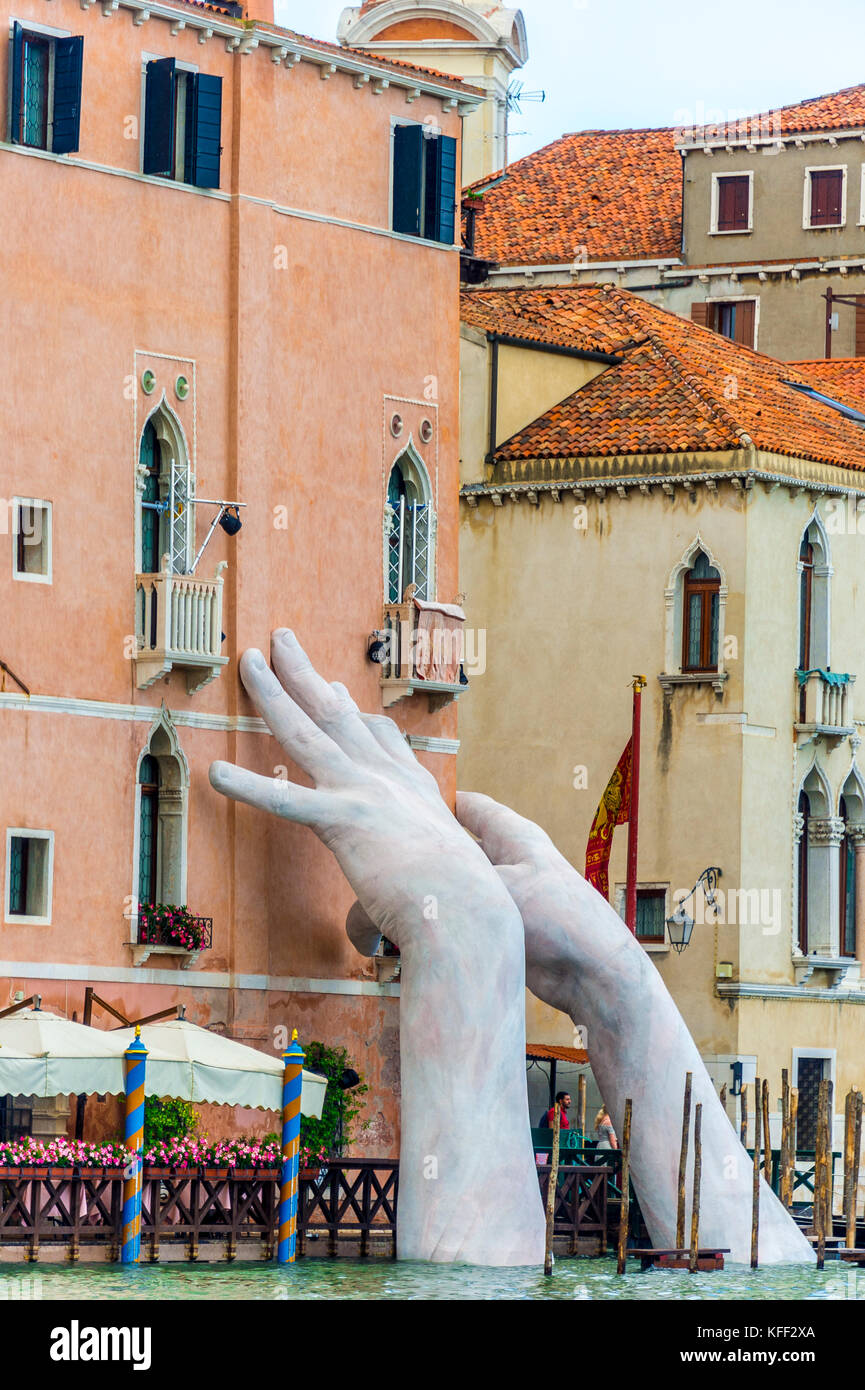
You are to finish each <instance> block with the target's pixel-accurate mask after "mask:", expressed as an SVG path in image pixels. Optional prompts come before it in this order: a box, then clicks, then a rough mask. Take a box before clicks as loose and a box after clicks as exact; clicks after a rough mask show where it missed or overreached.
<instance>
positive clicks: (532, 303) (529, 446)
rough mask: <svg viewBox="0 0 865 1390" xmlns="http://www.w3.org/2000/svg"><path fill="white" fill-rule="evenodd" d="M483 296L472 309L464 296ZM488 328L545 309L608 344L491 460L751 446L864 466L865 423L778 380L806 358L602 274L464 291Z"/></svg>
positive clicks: (804, 375)
mask: <svg viewBox="0 0 865 1390" xmlns="http://www.w3.org/2000/svg"><path fill="white" fill-rule="evenodd" d="M476 297H477V298H479V299H481V300H482V301H483V303H482V305H481V307H480V310H479V308H478V306H477V305H476V304H475V302H474V301H475V299H476ZM496 300H498V301H499V303H500V306H501V317H500V322H501V324H503V325H506V327H504V328H503V329H500V330H499V331H505V332H510V331H511V330H510V327H509V325H510V324H512V323H513V321H514V317H515V315H516V316H518V317H519V319H520V321H521V322H522V323H523V324H524V331H523V333H522V335H521V336H523V337H527V338H529V337H531V336H532V317H533V315H537V321H538V325H539V327H538V330H537V331H538V333H541V332H544V331H548V326H549V316H550V314H552V315H554V317H555V323H556V331H557V333H558V334H560V335H562V334H564V333H565V326H566V323H567V322H568V320H569V321H570V325H571V342H570V345H571V346H573V347H577V348H579V347H587V346H590V347H591V348H592V349H593V350H596V349H597V346H598V345H599V344H603V345H604V346H603V348H602V350H605V351H609V352H611V353H618V354H620V355H621V357H622V359H623V360H622V361H621V363H620V364H618V365H611V366H609V367H607V368H605V369H604V370H603V371H602V372H600V373H599V374H598V376H596V377H594V378H593V379H592V380H591V381H590V382H588V383H587V385H585V386H584V387H583V388H582V389H581V390H579V391H576V392H574V394H573V395H571V396H568V397H567V398H566V399H565V400H563V401H561V402H560V403H559V404H558V405H555V406H553V408H552V409H551V410H548V411H546V412H545V413H544V414H543V415H541V416H539V417H538V419H536V420H534V421H532V423H531V424H529V425H527V426H526V427H525V429H522V430H520V431H518V433H516V434H515V435H513V436H512V438H510V439H509V440H506V441H505V442H504V443H503V444H501V445H499V447H498V449H497V450H496V459H497V460H506V459H536V458H550V459H556V458H558V459H567V458H579V457H588V456H599V455H605V454H626V455H627V454H643V453H649V454H652V453H656V454H668V453H678V452H683V451H692V450H699V451H701V452H703V451H705V452H720V451H726V450H730V449H744V448H745V447H747V446H748V445H749V443H751V442H752V441H753V443H754V444H755V445H756V446H757V447H758V448H760V449H764V450H767V451H769V452H774V453H779V454H786V455H788V456H791V457H796V458H806V459H813V460H815V461H817V462H821V463H829V464H835V465H837V466H840V467H845V468H852V469H855V470H865V431H863V429H862V427H861V426H860V425H858V424H856V422H855V421H852V420H848V419H845V418H844V416H842V415H840V414H839V413H838V412H837V411H835V410H833V409H832V407H831V406H828V405H823V404H821V403H820V402H819V401H814V400H813V399H811V398H810V397H808V396H805V395H803V394H802V393H801V392H798V391H795V390H793V388H792V387H791V386H789V385H787V384H786V383H787V382H788V381H798V382H801V383H803V384H805V385H812V386H815V387H816V389H818V390H820V389H822V388H821V386H820V385H819V381H818V379H817V376H816V375H815V376H813V377H812V375H810V373H811V372H812V370H813V364H801V363H791V362H778V361H776V360H775V359H774V358H771V357H764V356H763V355H762V354H760V353H757V352H752V351H751V350H750V349H749V348H745V347H741V346H740V345H739V344H738V343H733V342H731V341H730V340H729V339H728V338H723V337H721V335H720V334H718V333H713V332H712V331H711V330H709V329H707V328H702V327H700V326H698V325H697V324H694V323H692V322H691V321H690V320H689V319H683V318H680V317H679V316H678V315H676V314H671V313H668V312H667V311H666V310H664V309H659V308H657V307H656V306H655V305H653V304H649V303H647V302H646V301H645V300H642V299H639V298H637V296H636V295H633V294H629V293H628V292H627V291H626V290H620V289H618V288H616V287H614V286H612V285H584V286H574V287H573V288H568V289H557V290H548V289H534V290H523V289H512V290H495V291H491V290H481V291H472V290H466V291H464V293H463V305H464V309H463V314H464V317H465V318H466V319H467V321H468V322H477V321H478V315H479V313H480V314H482V315H483V317H484V319H485V321H486V324H487V326H489V325H490V324H491V323H493V322H494V321H495V302H496Z"/></svg>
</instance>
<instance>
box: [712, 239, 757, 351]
mask: <svg viewBox="0 0 865 1390" xmlns="http://www.w3.org/2000/svg"><path fill="white" fill-rule="evenodd" d="M719 235H721V236H724V235H726V233H723V232H722V233H719ZM748 300H751V301H752V303H753V305H754V344H753V346H754V351H755V352H756V351H757V343H758V342H759V341H760V296H759V295H758V294H710V295H707V296H706V298H705V300H704V301H703V302H704V303H705V304H745V303H747V302H748ZM727 341H728V342H732V341H733V340H732V338H728V339H727Z"/></svg>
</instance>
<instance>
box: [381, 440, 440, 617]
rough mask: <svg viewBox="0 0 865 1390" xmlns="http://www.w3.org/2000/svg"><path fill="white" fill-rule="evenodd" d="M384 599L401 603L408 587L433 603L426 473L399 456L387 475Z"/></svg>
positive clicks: (405, 456) (431, 521) (406, 456)
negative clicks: (411, 587) (415, 588)
mask: <svg viewBox="0 0 865 1390" xmlns="http://www.w3.org/2000/svg"><path fill="white" fill-rule="evenodd" d="M385 534H386V546H387V595H388V602H389V603H401V602H402V599H403V595H404V594H405V591H406V589H407V587H408V585H409V584H416V585H417V592H416V597H417V598H420V599H432V598H433V597H434V591H433V584H432V568H433V563H432V562H433V546H434V519H433V512H432V502H431V499H430V492H429V483H428V479H427V476H426V469H425V468H423V465H419V464H418V463H416V462H415V461H414V460H413V458H412V457H411V455H410V454H408V453H404V454H401V455H400V457H399V458H398V459H397V461H396V463H395V464H394V465H393V468H392V469H391V472H390V479H389V481H388V486H387V504H386V507H385Z"/></svg>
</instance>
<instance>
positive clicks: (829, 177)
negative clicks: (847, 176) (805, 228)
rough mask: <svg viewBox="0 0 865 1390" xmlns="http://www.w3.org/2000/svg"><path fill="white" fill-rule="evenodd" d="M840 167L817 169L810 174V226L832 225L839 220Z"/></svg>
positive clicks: (841, 179)
mask: <svg viewBox="0 0 865 1390" xmlns="http://www.w3.org/2000/svg"><path fill="white" fill-rule="evenodd" d="M843 184H844V176H843V174H842V172H841V170H840V169H825V170H824V169H818V170H815V171H814V172H812V174H811V226H812V227H827V226H834V225H836V224H837V223H839V222H840V221H841V190H842V188H843Z"/></svg>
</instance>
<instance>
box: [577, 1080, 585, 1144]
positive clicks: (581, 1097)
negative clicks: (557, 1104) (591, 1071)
mask: <svg viewBox="0 0 865 1390" xmlns="http://www.w3.org/2000/svg"><path fill="white" fill-rule="evenodd" d="M577 1128H578V1129H579V1131H580V1134H581V1136H582V1140H583V1144H584V1145H585V1142H586V1078H585V1077H584V1076H583V1075H582V1074H581V1075H580V1076H578V1077H577Z"/></svg>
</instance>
